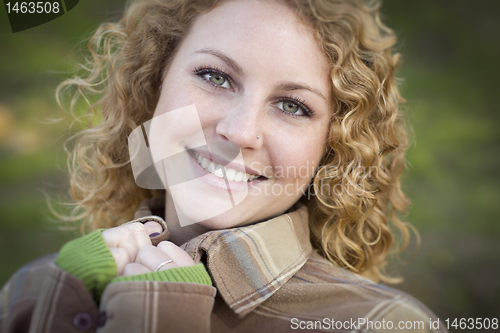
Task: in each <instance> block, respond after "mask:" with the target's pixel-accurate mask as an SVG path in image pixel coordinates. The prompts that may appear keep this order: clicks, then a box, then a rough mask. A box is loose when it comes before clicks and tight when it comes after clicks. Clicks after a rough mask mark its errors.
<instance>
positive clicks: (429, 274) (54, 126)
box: [0, 0, 500, 320]
mask: <svg viewBox="0 0 500 333" xmlns="http://www.w3.org/2000/svg"><path fill="white" fill-rule="evenodd" d="M123 6H124V1H116V0H106V1H98V0H82V1H80V3H79V4H78V5H77V6H76V7H75V8H74V9H73V10H72V11H70V12H68V13H67V14H65V15H63V16H62V17H60V18H58V19H56V20H54V21H51V22H49V23H46V24H44V25H41V26H38V27H35V28H32V29H29V30H26V31H23V32H19V33H16V34H13V33H12V32H11V30H10V26H9V23H8V19H7V14H6V12H5V8H4V7H3V6H2V9H1V10H0V11H1V12H0V285H3V284H4V283H5V282H6V281H7V279H8V277H9V276H10V275H11V274H12V273H13V272H14V271H15V270H16V269H18V268H19V267H21V266H22V265H23V264H25V263H26V262H28V261H29V260H32V259H34V258H37V257H39V256H41V255H43V254H48V253H53V252H57V251H58V249H59V248H60V246H61V245H62V244H63V243H64V242H65V241H67V240H68V239H71V238H73V237H75V235H76V234H77V233H76V232H75V231H62V230H60V228H61V227H62V225H60V224H57V223H54V221H53V220H54V218H53V217H51V214H50V212H49V211H48V209H47V206H46V204H45V199H44V195H43V193H47V194H49V196H52V197H54V196H56V195H64V194H65V191H66V190H65V189H66V183H67V176H66V172H65V171H64V170H65V163H66V162H65V153H64V150H63V143H64V140H65V139H66V138H67V137H68V133H69V131H68V128H69V126H70V124H71V122H72V118H71V116H69V115H68V114H66V113H65V112H63V111H62V110H60V109H59V108H58V107H57V105H56V103H55V98H54V90H55V87H56V86H57V84H58V83H59V82H60V81H62V80H63V79H64V78H67V77H68V76H70V75H71V74H70V71H72V70H74V69H75V64H76V63H77V62H79V61H80V60H81V59H82V57H83V54H84V50H85V43H83V42H82V41H83V40H84V39H85V38H88V37H89V36H90V34H91V33H92V31H93V30H94V29H95V28H96V27H97V26H98V24H99V23H100V22H102V21H103V20H105V19H110V20H115V19H117V18H119V17H120V15H121V12H122V10H123ZM383 13H384V16H385V21H386V22H387V24H388V25H389V26H390V27H392V28H393V29H395V30H396V32H397V34H398V36H399V38H400V39H399V41H400V42H399V46H398V51H399V52H401V53H402V54H403V57H402V63H401V68H400V70H399V76H400V77H402V78H403V79H404V81H403V85H402V92H403V96H404V97H405V98H406V99H407V103H406V104H405V106H404V110H405V112H406V114H407V115H408V117H409V119H410V120H411V122H412V123H413V127H414V132H415V138H416V140H415V141H416V143H415V144H414V145H413V146H412V148H411V149H410V151H409V153H408V159H409V165H410V170H409V172H408V173H407V174H406V177H405V180H404V190H405V191H406V193H407V194H408V195H409V197H410V198H411V199H412V206H411V209H410V211H409V214H408V216H407V220H409V221H411V222H412V223H413V224H414V225H415V226H416V227H417V229H418V230H419V231H420V234H421V237H422V242H421V246H420V249H419V251H418V253H417V254H416V256H415V257H414V258H413V259H412V253H411V251H407V252H405V253H404V254H403V255H402V256H401V260H400V261H403V262H409V263H408V264H407V265H401V264H397V263H395V264H392V265H391V271H394V272H399V273H400V274H401V275H402V276H403V277H404V279H405V281H404V283H402V284H400V285H397V286H396V287H397V288H399V289H402V290H404V291H406V292H408V293H410V294H411V295H413V296H415V297H416V298H418V299H420V300H421V301H423V302H424V303H425V304H427V305H428V306H429V307H430V308H431V309H432V310H433V311H435V312H436V314H437V315H438V316H439V317H441V319H442V320H443V319H446V318H452V319H453V318H494V317H497V318H498V317H500V300H499V298H500V223H498V221H499V216H500V177H499V176H498V172H499V171H500V168H499V167H500V131H499V125H500V113H499V112H498V111H499V107H498V105H497V104H498V96H500V94H499V93H498V91H497V90H500V84H499V82H498V76H499V75H500V65H499V61H500V2H499V1H494V0H490V1H487V0H476V1H472V0H469V1H464V0H453V1H452V0H440V1H431V0H420V1H398V0H387V1H385V4H384V7H383ZM495 96H497V97H495ZM412 248H414V244H413V246H412Z"/></svg>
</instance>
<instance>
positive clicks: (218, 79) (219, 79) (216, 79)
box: [210, 74, 226, 86]
mask: <svg viewBox="0 0 500 333" xmlns="http://www.w3.org/2000/svg"><path fill="white" fill-rule="evenodd" d="M210 82H212V83H213V84H216V85H219V86H222V85H223V84H224V83H226V79H225V78H224V77H223V76H222V75H219V74H210Z"/></svg>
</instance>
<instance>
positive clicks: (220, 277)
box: [135, 197, 312, 317]
mask: <svg viewBox="0 0 500 333" xmlns="http://www.w3.org/2000/svg"><path fill="white" fill-rule="evenodd" d="M164 204H165V198H164V197H157V198H153V199H146V200H145V202H143V204H142V205H141V206H140V207H139V209H138V210H137V212H136V216H135V217H136V218H140V217H143V216H148V215H152V214H155V213H158V212H159V211H160V210H161V208H162V206H163V207H164ZM163 209H164V208H163ZM161 215H163V214H161ZM181 248H183V249H184V250H185V251H186V252H187V253H188V254H190V255H191V257H192V258H193V259H194V260H195V262H197V261H199V259H200V258H199V257H198V256H199V250H203V251H204V252H205V253H206V254H207V266H208V267H207V268H208V271H209V273H210V275H211V276H212V278H213V280H214V283H215V285H216V287H217V289H218V291H219V293H220V294H221V296H222V297H223V299H224V300H225V302H226V303H227V304H228V306H229V307H230V308H231V309H233V311H234V312H236V313H237V314H238V315H239V316H240V317H243V316H245V315H246V314H247V313H249V312H250V311H252V310H253V309H254V308H256V307H257V306H259V305H260V304H261V303H262V302H263V301H265V300H266V299H267V298H269V297H270V296H271V295H273V294H274V293H275V292H276V291H277V290H278V289H279V288H281V286H283V284H284V283H285V282H286V281H288V280H289V279H290V278H291V277H292V276H293V275H294V274H295V273H296V272H297V271H298V270H299V269H300V268H301V267H302V266H303V265H304V264H305V262H306V260H307V258H308V257H309V255H310V254H311V252H312V246H311V242H310V240H309V228H308V217H307V208H306V207H305V206H299V208H298V209H297V210H295V211H293V212H291V213H287V214H284V215H281V216H278V217H275V218H273V219H270V220H268V221H264V222H260V223H257V224H253V225H249V226H245V227H238V228H231V229H224V230H213V231H209V232H207V233H204V234H202V235H200V236H198V237H195V238H193V239H191V240H190V241H188V242H187V243H185V244H183V245H182V246H181Z"/></svg>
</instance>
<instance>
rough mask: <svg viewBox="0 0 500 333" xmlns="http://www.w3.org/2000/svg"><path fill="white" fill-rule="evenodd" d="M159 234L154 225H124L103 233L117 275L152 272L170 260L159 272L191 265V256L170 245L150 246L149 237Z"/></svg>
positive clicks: (150, 223)
mask: <svg viewBox="0 0 500 333" xmlns="http://www.w3.org/2000/svg"><path fill="white" fill-rule="evenodd" d="M156 232H162V228H161V226H160V225H159V224H158V223H156V222H146V223H145V224H143V223H140V222H136V223H131V224H124V225H121V226H119V227H116V228H112V229H108V230H105V231H103V232H102V237H103V238H104V241H105V242H106V244H107V245H108V247H109V249H110V251H111V254H112V255H113V258H114V259H115V262H116V268H117V271H118V276H121V275H125V276H129V275H137V274H143V273H148V272H152V271H154V270H155V269H156V268H157V267H158V265H160V263H162V262H164V261H166V260H169V259H172V260H173V262H171V263H168V264H166V265H164V266H163V267H162V268H161V269H160V270H164V269H169V268H174V267H181V266H190V265H194V264H195V263H194V261H193V260H192V259H191V257H190V256H189V255H188V254H187V253H186V252H184V251H183V250H182V249H181V248H179V247H178V246H176V245H175V244H173V243H172V242H167V241H163V242H161V243H160V244H158V246H156V247H155V246H153V245H152V244H151V240H150V238H149V235H150V234H152V233H156Z"/></svg>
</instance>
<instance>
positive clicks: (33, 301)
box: [0, 199, 446, 333]
mask: <svg viewBox="0 0 500 333" xmlns="http://www.w3.org/2000/svg"><path fill="white" fill-rule="evenodd" d="M163 202H164V201H163ZM163 202H162V200H158V199H153V200H149V201H148V202H146V205H143V206H141V207H140V208H139V210H138V211H137V212H136V218H140V217H143V216H147V215H151V214H152V212H153V213H154V212H156V211H158V210H159V209H160V210H161V205H162V204H163ZM182 247H183V248H184V249H185V250H186V251H187V252H188V253H189V254H190V255H191V256H192V257H193V259H195V261H196V259H197V258H196V256H198V250H199V249H202V250H204V251H205V253H206V254H207V269H208V272H209V274H210V275H211V277H212V279H213V282H214V285H215V287H216V288H214V287H211V286H206V285H201V284H194V283H174V282H155V281H135V282H118V283H112V284H109V285H108V286H107V287H106V289H105V291H104V293H103V295H102V298H101V301H100V304H96V303H95V301H94V299H93V298H92V296H91V295H90V293H89V292H88V291H87V290H86V289H85V286H84V285H83V283H82V282H81V281H80V280H79V279H78V278H76V277H74V276H72V275H70V274H68V273H66V272H64V271H63V270H61V269H60V268H58V267H57V266H56V265H55V264H54V258H55V255H53V256H49V257H44V258H41V259H38V260H36V261H34V262H32V263H30V264H28V265H26V266H25V267H23V268H21V269H20V270H19V271H18V272H17V273H16V274H15V275H14V276H13V277H12V278H11V279H10V280H9V282H8V283H7V284H6V285H5V286H4V288H3V289H2V291H1V293H0V332H1V333H3V332H5V333H7V332H9V333H10V332H31V333H35V332H58V333H59V332H63V333H64V332H82V331H84V332H102V333H105V332H158V333H159V332H214V333H215V332H294V331H301V330H307V331H318V332H319V331H326V332H446V330H445V329H444V328H443V326H442V323H441V324H440V323H439V322H438V319H437V318H436V316H435V315H434V314H433V313H432V312H431V311H430V310H428V309H427V308H426V307H425V306H424V305H422V304H421V303H420V302H418V301H417V300H415V299H413V298H412V297H410V296H408V295H406V294H404V293H402V292H400V291H397V290H395V289H392V288H388V287H385V286H382V285H379V284H375V283H373V282H371V281H369V280H367V279H365V278H363V277H361V276H359V275H357V274H353V273H350V272H348V271H346V270H343V269H340V268H338V267H335V266H334V265H332V264H331V263H330V262H328V261H327V260H325V259H324V258H322V257H321V256H320V255H319V254H317V253H316V252H315V251H313V249H312V247H311V243H310V240H309V229H308V225H307V210H306V208H305V207H301V208H299V209H298V210H296V211H295V212H292V213H288V214H285V215H282V216H279V217H277V218H274V219H272V220H269V221H266V222H261V223H258V224H255V225H251V226H247V227H240V228H233V229H229V230H216V231H211V232H208V233H205V234H203V235H201V236H198V237H196V238H194V239H192V240H191V241H189V242H188V243H186V244H184V245H183V246H182Z"/></svg>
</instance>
